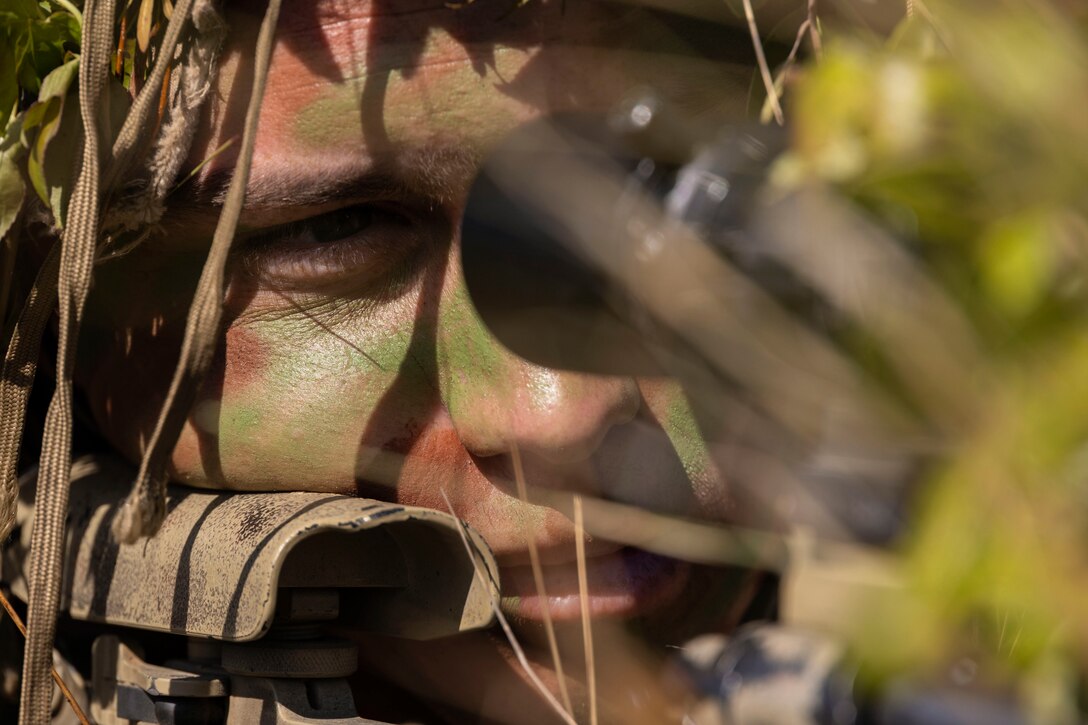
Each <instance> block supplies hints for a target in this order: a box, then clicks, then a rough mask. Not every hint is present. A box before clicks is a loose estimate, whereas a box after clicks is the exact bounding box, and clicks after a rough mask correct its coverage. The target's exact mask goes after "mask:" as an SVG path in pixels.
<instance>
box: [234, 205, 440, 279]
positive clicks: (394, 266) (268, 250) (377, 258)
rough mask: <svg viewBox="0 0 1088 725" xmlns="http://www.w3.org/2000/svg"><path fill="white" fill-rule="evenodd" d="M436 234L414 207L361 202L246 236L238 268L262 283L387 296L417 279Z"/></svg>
mask: <svg viewBox="0 0 1088 725" xmlns="http://www.w3.org/2000/svg"><path fill="white" fill-rule="evenodd" d="M433 237H434V233H433V230H432V229H430V227H429V225H427V224H425V223H423V222H422V221H421V220H418V219H416V218H414V215H413V214H412V213H410V212H408V211H405V210H401V209H398V208H396V207H395V206H392V205H383V204H358V205H355V206H350V207H346V208H343V209H337V210H335V211H331V212H328V213H324V214H319V215H316V216H311V217H308V218H306V219H301V220H298V221H293V222H290V223H287V224H283V225H280V226H276V227H272V228H269V229H261V230H256V231H254V232H251V233H249V234H247V235H245V236H244V237H243V238H241V239H239V240H238V241H237V242H236V244H235V251H234V253H233V254H232V257H233V259H232V268H233V269H234V270H235V271H236V272H238V273H241V274H242V275H244V276H245V277H246V278H248V279H249V280H250V281H252V282H255V283H257V284H258V285H260V286H261V287H268V288H274V289H282V290H300V291H311V292H318V293H327V294H336V295H343V296H380V295H383V294H390V293H391V292H393V291H395V290H396V289H397V288H398V287H399V286H402V285H403V284H405V283H406V282H408V281H410V280H411V279H412V278H413V277H414V275H413V272H415V271H417V270H418V266H419V264H420V261H421V260H420V255H421V253H422V252H423V251H424V248H425V247H426V246H427V245H426V242H427V241H429V240H430V239H433Z"/></svg>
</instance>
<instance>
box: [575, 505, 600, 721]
mask: <svg viewBox="0 0 1088 725" xmlns="http://www.w3.org/2000/svg"><path fill="white" fill-rule="evenodd" d="M574 546H575V551H576V552H577V554H578V600H579V602H580V604H581V605H582V643H583V644H584V645H585V650H586V684H587V685H588V686H589V723H590V725H597V674H596V671H595V668H594V664H595V658H594V656H593V624H592V621H591V619H590V616H589V582H588V581H587V580H586V527H585V519H584V516H583V514H582V497H581V496H578V495H575V497H574Z"/></svg>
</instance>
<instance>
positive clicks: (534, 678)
mask: <svg viewBox="0 0 1088 725" xmlns="http://www.w3.org/2000/svg"><path fill="white" fill-rule="evenodd" d="M442 499H443V500H444V501H445V502H446V508H447V509H449V512H450V515H451V516H453V517H454V518H456V517H457V514H456V513H455V512H454V510H453V504H451V503H450V497H449V496H447V495H446V489H442ZM457 524H458V526H457V533H459V534H460V535H461V543H462V544H464V545H465V553H466V554H467V555H468V559H469V561H471V562H472V569H473V571H475V572H476V578H477V579H479V580H480V583H481V584H482V585H483V586H484V587H486V588H487V591H488V593H489V594H490V595H491V596H490V598H491V610H492V611H493V612H494V613H495V619H497V620H498V622H499V626H500V627H502V631H503V634H505V635H506V640H507V641H508V642H509V643H510V648H511V649H512V650H514V656H515V657H517V659H518V663H519V664H520V665H521V668H522V669H523V670H525V676H526V677H528V678H529V682H531V683H532V685H533V687H535V688H536V689H537V691H538V692H539V693H540V696H541V697H543V698H544V701H545V702H547V703H548V705H550V706H551V708H552V709H553V710H555V713H556V714H557V715H558V716H559V717H560V719H561V720H562V721H563V722H565V723H567V725H578V723H577V722H576V721H575V719H574V718H573V717H571V716H570V713H568V712H567V711H566V710H564V709H563V706H562V705H560V704H559V701H558V700H556V699H555V695H553V694H552V693H551V690H549V689H548V688H547V687H546V686H545V685H544V683H543V682H541V680H540V677H539V676H538V675H537V674H536V672H534V671H533V668H532V665H530V664H529V658H528V657H526V656H525V650H523V649H522V648H521V643H520V642H518V638H517V637H515V636H514V630H512V629H511V628H510V623H509V622H507V621H506V616H505V615H504V614H503V613H502V609H501V608H500V607H499V598H498V596H497V595H496V594H495V590H494V587H492V586H491V581H490V577H488V576H487V575H486V574H485V573H484V572H483V571H482V570H481V569H480V562H478V561H477V560H476V555H475V554H474V553H473V552H472V544H471V543H470V542H469V540H468V534H466V533H465V524H464V522H463V521H461V519H457Z"/></svg>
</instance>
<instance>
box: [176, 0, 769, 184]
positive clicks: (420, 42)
mask: <svg viewBox="0 0 1088 725" xmlns="http://www.w3.org/2000/svg"><path fill="white" fill-rule="evenodd" d="M263 12H264V3H263V2H260V1H259V0H243V1H242V2H236V3H228V4H227V6H226V13H227V20H228V23H229V25H230V28H231V32H230V34H229V36H228V45H227V47H226V48H225V49H224V53H223V55H222V60H221V67H220V73H219V76H218V81H217V89H216V91H217V92H216V93H215V94H214V95H213V96H212V100H211V105H212V108H211V109H209V112H208V113H206V115H205V121H204V124H203V129H202V131H201V132H200V133H199V135H198V137H197V140H196V141H195V143H194V147H193V149H192V151H191V153H190V163H191V164H192V165H193V166H195V165H196V164H198V163H200V162H201V161H202V160H204V159H206V158H208V157H210V156H212V155H213V153H214V152H215V150H216V149H217V148H219V147H220V146H221V145H222V144H223V143H224V142H226V141H227V140H228V139H231V138H233V137H236V136H237V135H238V134H239V133H240V128H241V122H242V119H243V117H244V111H245V103H246V100H247V99H248V96H249V88H250V82H251V75H252V55H253V47H254V45H255V41H256V35H257V31H258V28H259V25H260V22H261V18H262V16H263ZM750 53H751V47H750V45H749V44H748V42H747V41H746V40H745V39H744V38H743V37H738V36H737V35H736V34H735V32H734V31H732V30H730V29H729V28H726V27H725V26H723V25H720V24H717V23H711V22H705V21H701V20H697V19H692V18H690V17H687V16H682V15H675V14H668V13H661V12H657V11H647V10H645V9H642V8H639V7H636V6H635V5H632V4H630V3H627V2H599V1H595V0H566V1H565V2H564V1H562V0H528V2H526V3H524V4H522V5H518V4H517V3H516V2H515V0H510V2H505V1H504V2H497V1H496V0H474V2H472V3H470V4H468V5H465V6H464V7H462V8H460V9H455V8H452V7H450V6H447V5H446V4H444V3H443V2H442V0H437V1H436V0H378V1H363V2H360V1H359V0H319V1H318V2H305V1H303V0H294V1H292V0H287V1H286V2H285V3H284V7H283V10H282V14H281V16H280V20H279V23H278V25H277V31H276V45H275V49H274V51H273V57H272V62H271V66H270V69H269V76H268V84H267V90H266V93H265V97H264V102H263V103H262V110H261V119H260V127H259V131H258V137H257V143H256V148H255V157H254V172H253V179H254V181H255V183H256V184H257V185H258V186H260V185H261V180H262V179H268V178H272V179H275V180H276V181H275V183H273V184H264V187H265V188H271V189H273V190H276V189H279V188H283V187H284V184H291V183H294V185H295V186H297V185H298V184H297V183H295V182H297V179H298V177H299V174H300V173H303V172H304V170H305V169H316V168H320V169H323V170H326V172H328V173H332V172H336V170H338V169H341V170H344V171H345V174H341V175H346V174H347V173H348V172H351V173H353V174H355V175H356V176H359V175H360V174H359V173H357V172H360V171H365V169H366V167H368V166H381V167H385V168H383V169H382V171H383V172H388V171H390V168H389V167H390V166H398V167H404V166H405V164H408V163H414V164H415V166H417V167H426V168H429V169H430V170H431V172H435V171H443V172H450V173H454V174H456V173H457V172H458V171H459V170H464V169H468V168H469V167H470V166H471V164H448V163H444V164H435V163H434V160H435V159H459V160H464V159H470V158H473V157H474V156H477V155H478V154H479V153H480V152H481V151H482V150H483V149H484V148H486V146H487V144H488V143H489V142H490V141H492V140H493V139H495V138H496V137H498V136H500V135H502V134H504V133H505V132H506V131H508V130H509V129H510V128H511V127H513V126H514V125H516V124H517V123H519V122H521V121H523V120H526V119H527V118H530V117H533V116H535V115H538V114H541V113H547V112H550V111H559V110H573V109H577V110H590V111H593V110H603V109H605V108H607V107H608V106H609V105H610V104H611V103H613V102H615V101H616V100H618V98H619V97H620V96H622V95H623V94H624V93H626V92H627V91H629V90H630V89H631V88H633V87H635V86H641V85H652V86H655V87H656V88H658V90H665V91H666V92H674V93H675V95H676V96H678V97H680V99H681V101H682V102H685V103H690V104H691V105H692V107H693V108H694V109H695V111H696V112H703V111H705V110H706V109H707V108H711V107H723V106H724V107H729V108H731V109H732V110H733V111H735V110H736V109H737V107H738V105H739V104H738V103H737V102H736V101H737V98H738V97H742V96H743V95H744V93H743V90H742V89H743V87H744V86H743V84H744V82H745V81H744V80H743V75H744V72H741V73H738V69H741V68H744V67H745V66H746V65H747V60H748V56H749V55H750ZM233 162H234V159H233V156H232V152H231V151H228V152H227V153H224V154H222V155H221V156H218V157H216V158H215V159H214V161H213V162H212V163H210V164H207V165H206V166H204V167H203V171H202V177H201V178H203V179H204V180H205V181H207V182H209V183H207V184H200V183H198V184H196V185H194V186H196V187H198V188H199V187H201V186H203V187H205V189H210V192H209V193H215V191H216V190H217V189H218V187H220V186H221V184H219V183H213V182H217V180H221V179H223V178H224V175H225V174H226V173H229V169H231V168H232V166H233ZM439 167H441V168H439ZM394 171H395V170H394ZM337 173H338V172H337ZM303 175H305V174H304V173H303ZM430 175H431V176H433V175H434V174H433V173H432V174H430ZM402 176H405V174H402ZM407 176H412V174H407ZM414 176H416V177H418V176H419V174H414ZM405 180H406V181H408V182H411V181H412V179H411V178H408V179H405Z"/></svg>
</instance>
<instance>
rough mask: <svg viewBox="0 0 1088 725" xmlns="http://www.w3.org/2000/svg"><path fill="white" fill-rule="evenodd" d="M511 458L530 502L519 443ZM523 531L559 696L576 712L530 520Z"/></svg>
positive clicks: (520, 494) (521, 494)
mask: <svg viewBox="0 0 1088 725" xmlns="http://www.w3.org/2000/svg"><path fill="white" fill-rule="evenodd" d="M510 458H511V460H512V461H513V463H514V480H515V481H516V482H517V486H518V497H519V498H520V499H521V500H522V501H525V502H526V503H528V501H529V494H528V491H527V486H526V485H525V469H524V468H523V467H522V465H521V451H520V450H518V445H517V443H511V444H510ZM522 533H523V534H524V535H525V541H526V543H527V544H528V547H529V563H530V564H531V565H532V569H533V583H534V584H536V595H537V598H539V599H540V602H541V611H542V613H543V618H544V631H545V632H546V633H547V635H548V649H549V650H551V654H552V664H553V665H554V666H555V674H556V677H557V678H558V679H559V696H560V697H561V698H563V705H564V706H565V707H566V708H567V712H569V713H570V714H572V715H573V714H574V708H573V707H572V706H571V703H570V693H569V692H567V680H566V676H565V675H564V674H563V660H562V659H560V657H559V643H558V642H557V641H556V639H555V625H553V624H552V613H551V611H550V608H549V606H548V592H547V591H545V589H544V571H543V569H542V568H541V566H540V552H539V551H538V550H537V548H536V539H535V538H533V532H531V531H530V530H529V524H528V522H525V521H523V522H522Z"/></svg>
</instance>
